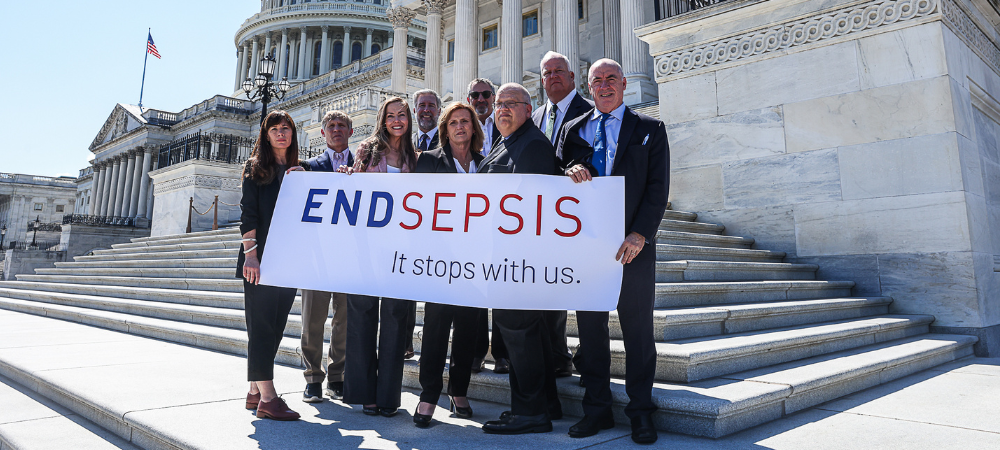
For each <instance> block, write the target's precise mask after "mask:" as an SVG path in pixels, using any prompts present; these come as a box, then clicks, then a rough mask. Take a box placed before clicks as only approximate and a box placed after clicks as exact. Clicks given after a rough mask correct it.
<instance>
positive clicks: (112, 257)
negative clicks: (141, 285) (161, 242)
mask: <svg viewBox="0 0 1000 450" xmlns="http://www.w3.org/2000/svg"><path fill="white" fill-rule="evenodd" d="M238 252H239V250H238V249H236V248H228V249H227V248H222V249H215V250H185V251H177V252H155V253H143V252H139V253H107V254H100V255H87V256H77V257H74V258H73V259H74V260H75V261H148V260H153V259H186V260H191V259H200V258H236V257H237V256H239V253H238ZM235 270H236V266H233V271H234V273H235Z"/></svg>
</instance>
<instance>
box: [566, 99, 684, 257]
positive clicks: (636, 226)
mask: <svg viewBox="0 0 1000 450" xmlns="http://www.w3.org/2000/svg"><path fill="white" fill-rule="evenodd" d="M590 116H591V112H587V113H586V114H584V115H582V116H580V117H577V118H576V119H573V120H572V121H570V122H569V123H567V124H566V125H564V126H563V129H562V132H561V133H560V134H559V140H558V141H557V142H558V147H559V154H560V155H562V159H561V163H560V168H561V169H562V170H563V171H565V170H566V169H568V168H570V167H572V166H574V165H576V164H583V165H584V166H585V167H587V168H588V169H590V173H591V175H593V176H597V169H595V168H594V166H593V165H592V164H591V158H592V156H593V154H594V148H593V147H592V146H591V144H590V143H589V142H587V141H586V140H584V139H583V138H581V137H580V128H582V127H583V125H584V124H585V123H586V122H587V120H588V119H590ZM611 175H616V176H622V177H625V234H626V235H627V234H628V233H630V232H633V231H634V232H636V233H639V234H641V235H642V236H643V237H645V238H646V241H647V242H650V243H652V242H655V237H656V230H657V229H658V228H659V227H660V220H661V219H663V211H664V210H666V209H667V189H668V187H669V186H670V182H669V180H670V149H669V148H668V145H667V128H666V127H665V126H664V125H663V122H660V121H659V120H656V119H654V118H652V117H649V116H646V115H643V114H638V113H636V112H634V111H632V110H631V109H630V108H628V107H626V108H625V114H624V116H623V117H622V127H621V131H620V132H619V134H618V149H617V151H616V153H615V160H614V166H613V167H612V168H611Z"/></svg>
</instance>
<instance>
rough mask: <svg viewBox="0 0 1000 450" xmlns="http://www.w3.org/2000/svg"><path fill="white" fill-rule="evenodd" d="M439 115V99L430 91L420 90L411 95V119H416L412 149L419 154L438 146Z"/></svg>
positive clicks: (435, 93) (436, 94)
mask: <svg viewBox="0 0 1000 450" xmlns="http://www.w3.org/2000/svg"><path fill="white" fill-rule="evenodd" d="M440 115H441V97H440V96H439V95H438V93H437V92H434V90H432V89H421V90H419V91H417V92H414V93H413V117H415V118H416V119H417V131H416V132H415V133H413V148H415V149H417V151H420V152H426V151H427V150H432V149H435V148H437V146H438V129H437V121H438V116H440Z"/></svg>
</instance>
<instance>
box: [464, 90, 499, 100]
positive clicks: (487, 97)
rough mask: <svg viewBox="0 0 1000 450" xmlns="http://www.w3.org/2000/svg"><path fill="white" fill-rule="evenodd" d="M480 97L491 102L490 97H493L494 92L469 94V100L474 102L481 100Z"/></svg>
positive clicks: (473, 92)
mask: <svg viewBox="0 0 1000 450" xmlns="http://www.w3.org/2000/svg"><path fill="white" fill-rule="evenodd" d="M480 95H482V96H483V100H489V99H490V97H492V96H493V92H492V91H482V92H479V91H472V92H469V98H471V99H473V100H479V96H480Z"/></svg>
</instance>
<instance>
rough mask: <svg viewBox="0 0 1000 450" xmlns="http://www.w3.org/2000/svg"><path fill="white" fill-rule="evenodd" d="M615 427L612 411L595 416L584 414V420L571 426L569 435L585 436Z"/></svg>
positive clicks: (574, 436) (575, 436)
mask: <svg viewBox="0 0 1000 450" xmlns="http://www.w3.org/2000/svg"><path fill="white" fill-rule="evenodd" d="M614 427H615V418H614V416H612V415H611V411H607V412H605V413H602V414H599V415H593V416H583V420H581V421H579V422H577V423H576V425H573V426H571V427H569V437H573V438H585V437H589V436H593V435H595V434H597V433H598V432H599V431H601V430H610V429H612V428H614Z"/></svg>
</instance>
